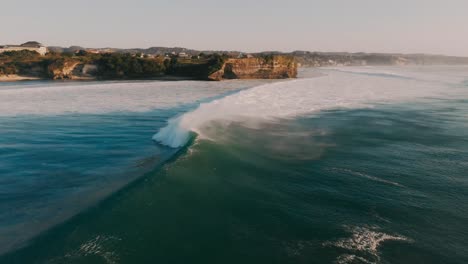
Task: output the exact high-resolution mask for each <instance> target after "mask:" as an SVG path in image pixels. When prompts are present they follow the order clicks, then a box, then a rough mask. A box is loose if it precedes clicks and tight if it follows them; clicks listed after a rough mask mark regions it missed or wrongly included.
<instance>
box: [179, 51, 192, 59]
mask: <svg viewBox="0 0 468 264" xmlns="http://www.w3.org/2000/svg"><path fill="white" fill-rule="evenodd" d="M188 57H190V55H188V54H187V53H185V52H180V53H179V58H188Z"/></svg>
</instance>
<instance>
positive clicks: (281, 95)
mask: <svg viewBox="0 0 468 264" xmlns="http://www.w3.org/2000/svg"><path fill="white" fill-rule="evenodd" d="M444 89H445V87H444V86H442V85H440V83H434V84H431V83H428V82H422V81H418V80H412V79H411V80H410V79H399V78H382V77H376V76H363V75H356V74H350V73H343V72H336V71H331V72H329V73H328V74H327V75H325V76H322V77H316V78H309V79H297V80H292V81H284V82H277V83H272V84H265V85H261V86H257V87H254V88H251V89H248V90H243V91H240V92H239V93H236V94H233V95H230V96H227V97H224V98H222V99H218V100H214V101H212V102H209V103H204V104H201V105H200V106H199V107H198V109H196V110H194V111H192V112H189V113H186V114H184V115H182V116H179V117H177V118H174V119H171V120H169V122H168V124H167V126H166V127H164V128H162V129H161V130H160V131H159V132H158V133H157V134H155V135H154V136H153V139H154V140H155V141H157V142H160V143H161V144H163V145H167V146H170V147H173V148H177V147H181V146H184V145H185V144H186V143H187V142H188V140H189V138H190V132H191V131H193V132H196V133H197V134H198V136H199V137H202V138H203V136H204V135H203V131H202V127H203V126H204V125H206V124H207V123H209V122H210V121H215V120H223V121H228V122H229V121H242V120H246V119H249V120H252V119H254V120H272V119H277V118H293V117H298V116H303V115H306V114H311V113H316V112H320V111H324V110H331V109H343V108H364V107H372V106H373V105H376V104H381V103H389V102H403V101H406V100H415V99H423V98H429V97H434V96H438V95H442V92H443V91H444Z"/></svg>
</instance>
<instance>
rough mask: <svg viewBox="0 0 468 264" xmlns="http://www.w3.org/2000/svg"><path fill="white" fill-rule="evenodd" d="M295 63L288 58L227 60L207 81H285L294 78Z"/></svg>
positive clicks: (270, 57) (271, 57) (278, 56)
mask: <svg viewBox="0 0 468 264" xmlns="http://www.w3.org/2000/svg"><path fill="white" fill-rule="evenodd" d="M296 76H297V63H296V61H295V59H294V58H293V57H290V56H281V55H275V56H266V57H258V58H239V59H227V60H226V61H225V62H224V65H223V66H222V67H221V69H220V70H218V71H216V72H214V73H212V74H210V75H209V76H208V79H210V80H215V81H220V80H224V79H287V78H296Z"/></svg>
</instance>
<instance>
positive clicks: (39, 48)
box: [0, 41, 47, 56]
mask: <svg viewBox="0 0 468 264" xmlns="http://www.w3.org/2000/svg"><path fill="white" fill-rule="evenodd" d="M21 50H30V51H35V52H37V53H39V54H41V55H42V56H44V55H45V54H46V53H47V48H46V47H45V46H44V45H42V44H41V43H39V42H37V41H28V42H26V43H23V44H21V45H3V46H0V53H3V52H6V51H21Z"/></svg>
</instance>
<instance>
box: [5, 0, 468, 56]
mask: <svg viewBox="0 0 468 264" xmlns="http://www.w3.org/2000/svg"><path fill="white" fill-rule="evenodd" d="M29 40H36V41H39V42H41V43H43V44H45V45H47V46H66V47H68V46H71V45H79V46H84V47H95V48H98V47H116V48H137V47H138V48H148V47H152V46H164V47H186V48H192V49H198V50H238V51H245V52H256V51H294V50H307V51H347V52H391V53H394V52H396V53H431V54H445V55H459V56H468V0H282V1H278V0H268V1H267V0H228V1H226V0H191V1H189V0H80V1H68V0H40V1H39V0H14V1H2V3H1V4H0V44H16V43H23V42H26V41H29Z"/></svg>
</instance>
